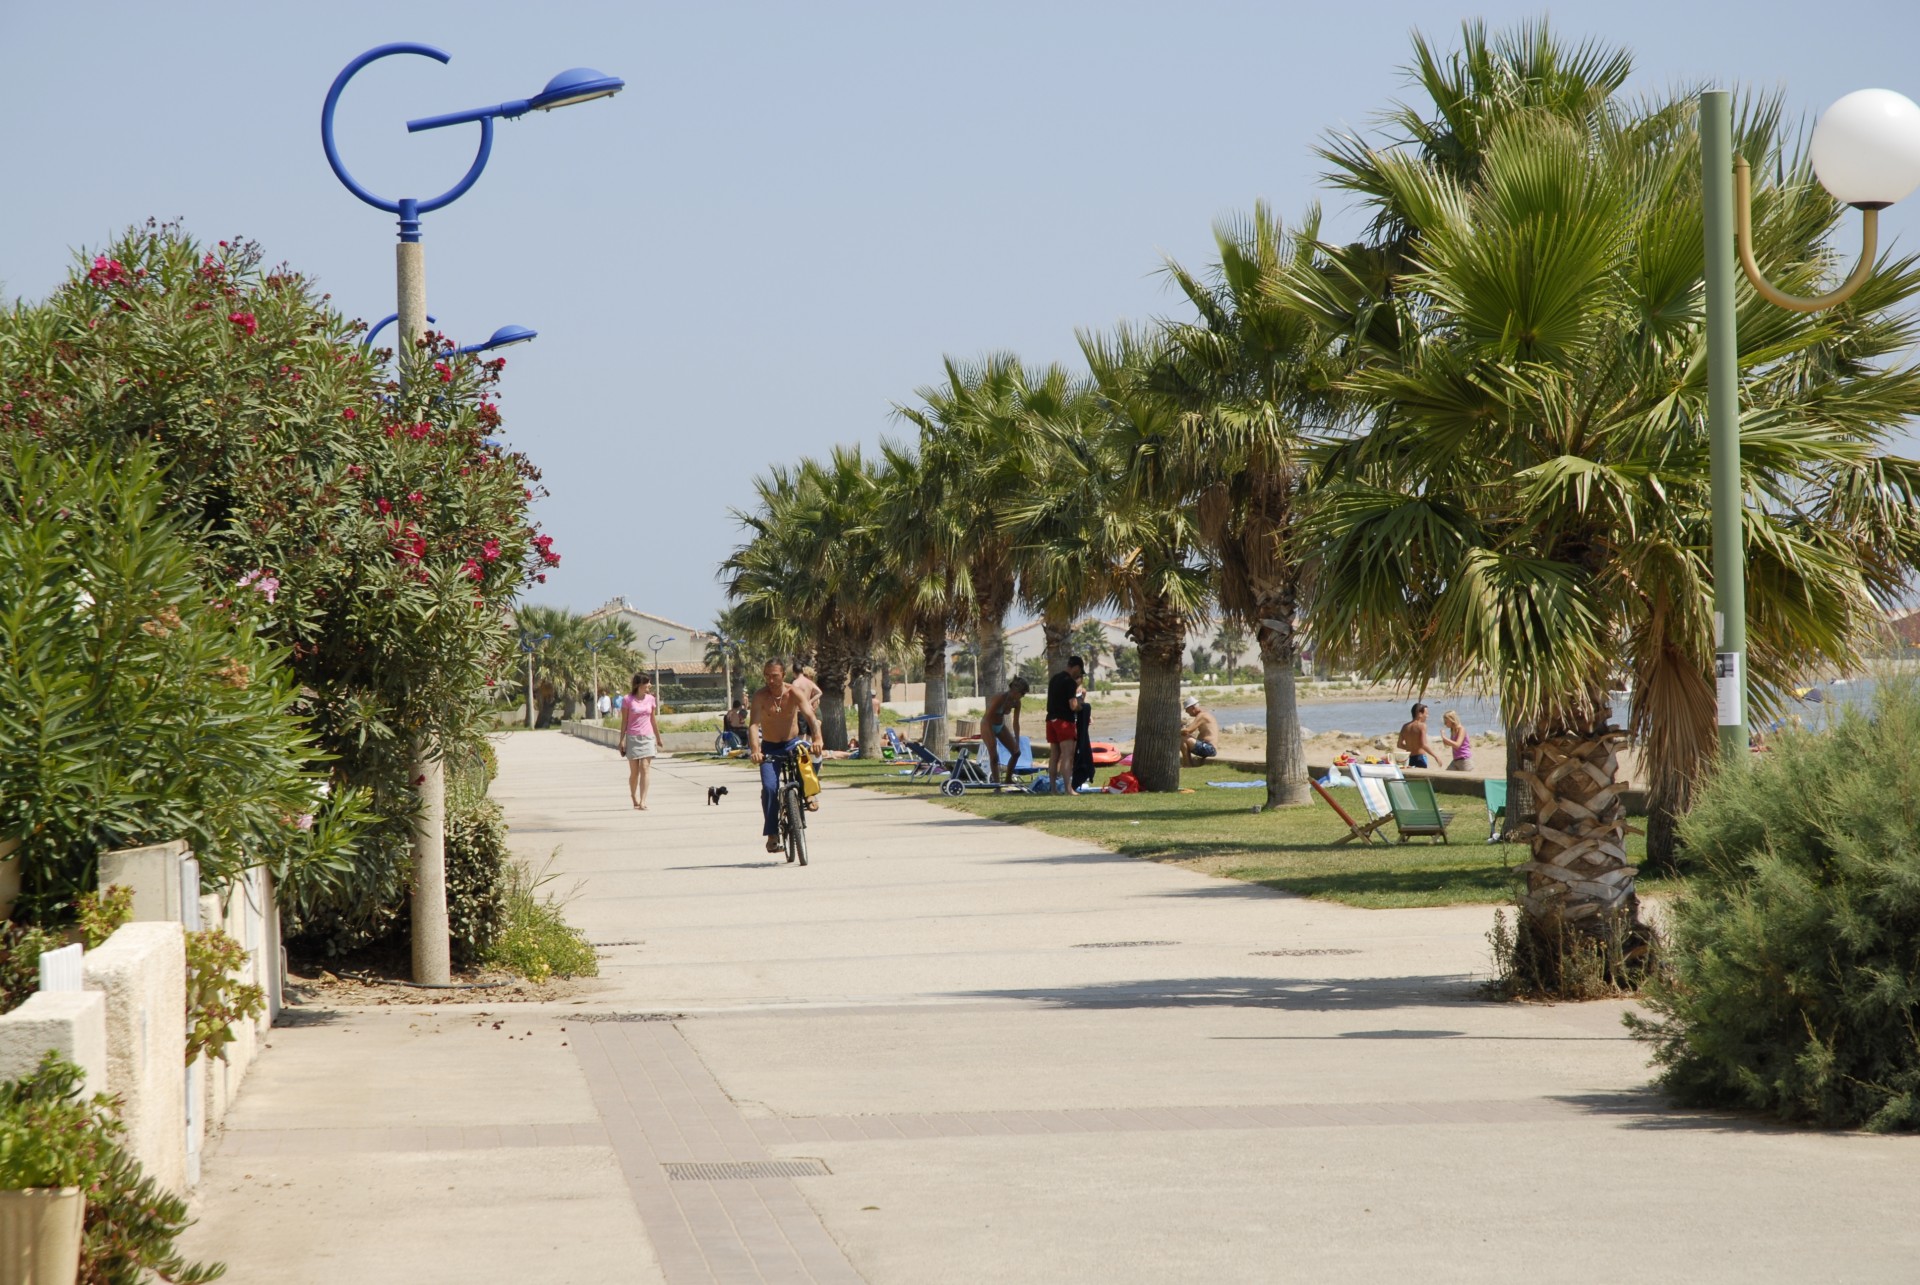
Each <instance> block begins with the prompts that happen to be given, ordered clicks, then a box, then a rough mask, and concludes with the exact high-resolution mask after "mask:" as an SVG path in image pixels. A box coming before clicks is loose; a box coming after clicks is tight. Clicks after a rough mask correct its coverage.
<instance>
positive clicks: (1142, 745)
mask: <svg viewBox="0 0 1920 1285" xmlns="http://www.w3.org/2000/svg"><path fill="white" fill-rule="evenodd" d="M1127 636H1128V637H1130V638H1132V639H1133V640H1134V642H1135V643H1137V644H1139V647H1140V705H1139V713H1138V716H1137V719H1138V721H1137V722H1136V724H1135V730H1134V739H1133V774H1134V775H1135V776H1137V777H1139V778H1140V788H1141V789H1143V790H1177V789H1179V788H1180V657H1181V654H1182V652H1184V651H1185V650H1186V640H1187V627H1186V622H1185V621H1183V620H1182V619H1181V618H1180V613H1179V612H1178V611H1175V610H1174V609H1173V607H1172V606H1171V605H1170V604H1168V603H1167V602H1165V601H1164V600H1161V601H1154V602H1149V603H1146V604H1144V605H1143V606H1142V608H1141V609H1140V610H1138V611H1135V612H1134V613H1133V615H1132V617H1131V618H1130V619H1129V620H1128V622H1127Z"/></svg>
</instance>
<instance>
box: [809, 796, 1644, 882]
mask: <svg viewBox="0 0 1920 1285" xmlns="http://www.w3.org/2000/svg"><path fill="white" fill-rule="evenodd" d="M825 769H826V770H825V778H826V779H827V780H829V781H834V782H838V783H842V784H848V785H859V786H864V787H867V788H872V789H879V790H883V791H885V792H887V793H891V794H904V795H912V796H917V797H921V798H927V799H931V800H933V801H934V802H936V803H940V804H942V805H944V806H946V807H951V808H954V809H957V810H959V811H962V812H970V813H972V814H973V815H975V816H980V817H989V818H991V819H993V820H995V821H1004V822H1007V823H1008V824H1010V825H1030V826H1033V827H1035V828H1037V829H1040V830H1045V831H1046V832H1047V833H1049V834H1057V835H1061V836H1063V837H1066V838H1071V839H1079V840H1082V841H1085V842H1088V843H1094V844H1098V845H1099V846H1101V847H1103V848H1110V849H1112V850H1113V851H1115V852H1120V853H1125V854H1126V855H1127V856H1131V857H1141V858H1144V859H1146V860H1149V861H1169V862H1176V863H1178V864H1180V865H1183V866H1187V867H1189V868H1191V869H1196V870H1200V871H1203V872H1205V873H1207V874H1212V875H1219V876H1222V877H1225V878H1229V879H1240V880H1244V881H1246V882H1248V883H1257V884H1261V885H1263V886H1265V887H1268V888H1275V889H1279V890H1281V891H1284V892H1291V893H1297V894H1299V895H1301V896H1304V897H1317V898H1320V899H1322V900H1326V901H1337V902H1340V903H1342V904H1344V905H1348V906H1359V907H1363V908H1369V909H1387V908H1392V907H1400V906H1451V905H1462V904H1484V905H1492V904H1497V903H1500V902H1504V901H1506V900H1507V899H1508V896H1509V889H1510V888H1511V886H1512V878H1511V876H1510V875H1509V873H1508V868H1509V866H1510V865H1511V864H1513V863H1516V862H1519V861H1523V860H1525V859H1526V857H1525V852H1526V850H1525V849H1524V848H1523V847H1521V846H1519V845H1515V844H1488V843H1486V842H1485V839H1486V837H1487V818H1486V810H1485V808H1484V806H1483V805H1482V804H1481V803H1480V802H1479V800H1477V799H1472V798H1467V797H1465V796H1447V795H1442V796H1441V799H1442V803H1443V806H1450V807H1452V808H1453V809H1454V821H1453V825H1452V826H1451V827H1450V829H1451V832H1452V837H1453V838H1454V839H1455V840H1456V842H1453V843H1449V844H1439V843H1432V842H1430V841H1428V840H1425V839H1415V840H1413V841H1412V842H1410V843H1406V844H1401V843H1397V842H1394V841H1393V839H1392V835H1393V826H1392V825H1391V824H1389V825H1387V826H1386V827H1385V828H1384V830H1383V831H1382V833H1384V834H1386V835H1387V836H1388V841H1387V843H1386V844H1385V845H1382V844H1379V843H1375V844H1373V845H1371V846H1369V847H1362V846H1360V845H1359V844H1357V843H1349V844H1345V845H1342V846H1335V840H1337V839H1339V838H1340V837H1341V836H1342V835H1343V834H1345V833H1346V826H1345V825H1343V824H1342V823H1341V822H1340V819H1339V818H1338V817H1336V816H1334V814H1333V811H1332V809H1331V808H1329V807H1328V806H1327V805H1326V803H1325V802H1323V801H1322V800H1321V799H1320V798H1319V797H1318V796H1315V798H1314V801H1313V802H1312V804H1310V805H1309V806H1307V807H1304V808H1290V809H1286V810H1284V811H1279V812H1267V813H1261V812H1256V811H1255V810H1254V809H1255V806H1256V804H1257V803H1258V802H1259V801H1260V800H1261V799H1262V798H1263V797H1265V795H1264V791H1262V790H1216V789H1210V788H1209V787H1208V786H1207V784H1206V783H1207V782H1208V781H1251V780H1258V779H1260V778H1259V777H1257V776H1255V775H1253V774H1251V773H1247V772H1241V771H1236V770H1235V769H1233V768H1227V767H1207V768H1189V769H1187V770H1185V771H1184V772H1182V774H1181V780H1182V783H1183V784H1184V785H1186V786H1188V787H1190V788H1192V790H1193V793H1192V794H1128V795H1119V794H1107V795H1082V796H1078V797H1074V798H1055V797H1051V796H1036V795H1027V794H1013V793H1008V794H1000V795H996V794H991V793H988V792H986V791H983V790H969V791H968V792H967V793H966V795H964V796H963V797H961V798H958V799H949V798H946V797H945V796H943V795H941V794H939V793H938V792H937V791H936V790H935V789H934V788H933V787H932V786H930V785H928V784H926V783H925V782H908V781H907V780H906V779H905V778H903V777H901V776H900V775H899V773H900V768H898V767H896V766H895V765H894V764H891V763H885V764H870V763H866V762H863V761H859V760H851V759H849V760H836V761H833V762H830V763H827V764H826V765H825ZM1333 794H1334V797H1335V798H1337V799H1339V800H1340V801H1341V806H1342V807H1345V808H1346V809H1347V811H1348V812H1349V813H1350V814H1354V815H1359V814H1360V812H1361V808H1360V801H1359V798H1358V796H1357V795H1356V794H1355V793H1354V792H1353V791H1352V790H1350V789H1349V790H1336V791H1333ZM1349 800H1351V802H1349ZM1628 851H1629V853H1630V854H1631V855H1633V856H1635V857H1638V856H1640V855H1641V854H1643V853H1644V852H1645V851H1646V841H1645V839H1644V838H1642V837H1641V836H1640V835H1630V836H1628ZM1640 888H1641V891H1642V892H1643V893H1655V894H1657V893H1661V892H1668V891H1673V890H1674V889H1673V888H1672V887H1671V886H1670V885H1668V884H1666V883H1664V882H1661V881H1655V880H1643V881H1642V882H1641V885H1640Z"/></svg>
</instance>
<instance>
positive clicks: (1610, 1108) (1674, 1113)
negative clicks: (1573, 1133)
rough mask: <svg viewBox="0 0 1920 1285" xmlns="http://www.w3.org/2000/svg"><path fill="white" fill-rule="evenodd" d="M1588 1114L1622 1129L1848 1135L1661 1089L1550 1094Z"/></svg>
mask: <svg viewBox="0 0 1920 1285" xmlns="http://www.w3.org/2000/svg"><path fill="white" fill-rule="evenodd" d="M1550 1100H1551V1101H1554V1102H1560V1103H1564V1104H1565V1105H1567V1106H1570V1107H1574V1108H1576V1109H1578V1110H1580V1111H1584V1112H1586V1113H1587V1114H1588V1115H1594V1116H1602V1117H1605V1118H1607V1119H1610V1120H1612V1121H1614V1122H1615V1123H1616V1124H1618V1125H1619V1126H1620V1127H1621V1128H1623V1129H1653V1130H1666V1129H1690V1130H1704V1131H1706V1132H1709V1133H1804V1134H1809V1135H1814V1136H1828V1135H1836V1134H1838V1135H1845V1134H1847V1133H1848V1131H1847V1130H1844V1129H1815V1128H1811V1127H1802V1126H1796V1125H1792V1124H1786V1123H1783V1122H1782V1121H1779V1120H1771V1119H1767V1118H1766V1117H1763V1116H1757V1115H1744V1114H1740V1113H1737V1112H1733V1111H1707V1110H1701V1109H1698V1108H1694V1107H1682V1106H1676V1105H1675V1104H1674V1102H1673V1100H1672V1099H1671V1098H1669V1097H1667V1095H1666V1094H1664V1093H1662V1092H1660V1091H1659V1090H1658V1089H1654V1088H1645V1089H1625V1090H1621V1091H1619V1092H1615V1093H1572V1094H1554V1095H1550Z"/></svg>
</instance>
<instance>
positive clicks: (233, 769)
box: [0, 439, 360, 923]
mask: <svg viewBox="0 0 1920 1285" xmlns="http://www.w3.org/2000/svg"><path fill="white" fill-rule="evenodd" d="M0 567H5V568H6V574H5V575H0V835H7V836H10V837H17V838H18V839H19V840H20V849H19V852H18V854H17V856H16V858H15V859H16V860H18V861H19V862H20V867H21V885H22V893H21V898H20V901H19V903H18V906H17V907H16V909H15V912H14V913H15V915H16V917H19V918H22V919H25V920H27V921H30V922H43V923H45V922H62V921H64V920H65V919H68V918H70V917H71V916H72V914H73V906H74V902H75V901H76V899H77V898H78V897H79V896H81V895H82V894H83V893H85V892H87V891H90V890H91V889H93V888H94V887H95V885H96V883H97V863H98V858H99V855H100V854H101V853H103V852H106V851H109V850H111V849H114V848H124V847H131V846H135V845H138V844H145V843H156V842H161V841H164V840H169V839H184V840H186V841H187V843H188V844H189V845H190V846H191V847H192V848H193V850H194V853H195V855H196V856H197V857H198V858H199V860H200V864H201V869H202V870H203V872H205V873H206V874H207V875H208V876H209V877H211V878H214V879H224V878H227V877H230V876H232V875H235V874H237V873H239V872H240V871H241V870H243V869H245V868H247V867H248V866H251V865H255V864H260V863H266V864H268V865H270V866H272V867H273V868H274V869H275V871H276V873H278V874H280V875H282V876H285V875H287V874H289V873H291V872H294V871H297V870H303V869H305V868H308V867H312V866H320V867H327V866H334V867H339V866H344V865H345V864H346V863H347V862H348V860H349V857H350V854H351V851H352V847H351V841H352V836H351V830H352V827H351V825H346V824H342V823H343V822H345V821H347V820H350V819H351V817H352V816H353V815H354V813H355V811H356V809H357V808H358V807H359V806H360V804H359V800H358V799H357V798H356V797H355V796H354V795H353V794H352V793H351V792H335V793H334V794H333V796H332V797H328V796H327V794H326V790H327V776H326V773H325V772H324V771H322V770H315V769H314V768H313V767H312V766H310V760H311V759H313V758H314V756H315V754H316V750H315V747H314V744H313V738H312V736H311V735H310V734H309V732H308V730H307V727H306V724H305V722H304V721H303V720H302V719H301V717H300V716H299V713H298V711H297V710H296V708H295V706H296V703H297V702H298V700H299V696H298V693H297V692H296V690H295V686H294V682H293V676H292V674H291V672H290V671H289V670H288V668H287V667H286V665H285V664H284V663H283V661H284V658H285V652H284V650H283V649H281V648H279V647H277V646H275V645H274V644H273V643H272V642H270V641H269V640H268V639H267V638H266V637H265V636H263V633H262V630H261V621H260V618H259V616H258V615H257V614H256V613H255V612H253V611H252V610H250V609H249V608H250V604H249V603H247V602H246V601H245V599H244V597H242V598H238V599H228V598H226V597H225V596H224V595H222V594H220V593H217V592H214V591H211V590H209V589H208V587H207V586H206V585H205V583H204V581H203V578H202V573H201V567H200V563H199V557H198V553H197V550H196V549H195V547H194V545H193V543H192V542H191V541H190V540H189V538H188V536H187V534H186V532H185V531H184V530H183V528H182V524H181V520H180V518H179V516H178V515H177V514H176V513H175V512H174V511H173V510H172V508H171V506H170V504H169V497H168V495H167V490H166V486H165V483H164V480H163V478H162V476H161V473H160V470H159V462H158V461H157V459H156V458H155V456H154V454H153V452H152V451H150V450H147V449H144V448H142V449H138V450H133V451H130V452H128V453H127V454H125V455H124V456H121V457H120V458H118V459H115V458H112V457H110V456H109V455H108V454H106V453H105V452H102V451H99V450H94V451H92V452H90V453H89V454H87V455H85V456H83V457H80V458H69V457H67V456H64V455H61V454H59V453H57V452H55V451H53V450H49V449H39V448H35V447H32V446H29V445H26V444H24V443H21V442H19V441H17V440H15V441H13V442H11V443H9V442H7V441H5V440H4V439H0ZM251 596H254V597H257V596H258V595H251Z"/></svg>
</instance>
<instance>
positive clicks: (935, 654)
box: [920, 622, 949, 758]
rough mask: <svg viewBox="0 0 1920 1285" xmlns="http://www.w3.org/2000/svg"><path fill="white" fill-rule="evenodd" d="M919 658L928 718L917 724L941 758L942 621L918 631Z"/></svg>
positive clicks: (943, 734) (943, 753)
mask: <svg viewBox="0 0 1920 1285" xmlns="http://www.w3.org/2000/svg"><path fill="white" fill-rule="evenodd" d="M920 660H921V663H922V664H923V665H925V666H926V671H927V699H926V704H925V707H924V708H923V709H922V710H921V711H920V712H921V713H923V714H927V715H934V714H938V715H940V716H941V717H939V718H933V717H929V718H928V719H927V721H926V722H924V723H922V724H921V727H923V728H924V729H926V730H925V731H924V732H923V733H922V734H921V739H922V740H924V741H925V742H926V743H927V748H928V749H929V750H932V751H933V752H934V753H935V754H936V755H938V756H939V757H941V758H945V757H946V756H947V737H948V734H949V733H948V728H947V720H946V717H945V715H946V712H947V630H946V624H945V622H941V623H939V624H930V625H927V626H925V627H924V628H923V629H922V630H921V631H920Z"/></svg>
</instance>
